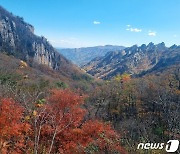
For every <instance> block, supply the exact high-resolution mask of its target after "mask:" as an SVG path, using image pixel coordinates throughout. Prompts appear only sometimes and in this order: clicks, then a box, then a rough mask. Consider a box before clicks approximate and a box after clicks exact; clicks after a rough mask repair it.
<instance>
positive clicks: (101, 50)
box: [58, 45, 125, 66]
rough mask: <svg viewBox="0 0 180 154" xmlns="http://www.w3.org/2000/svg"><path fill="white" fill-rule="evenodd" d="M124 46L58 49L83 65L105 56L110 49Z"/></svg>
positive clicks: (119, 48)
mask: <svg viewBox="0 0 180 154" xmlns="http://www.w3.org/2000/svg"><path fill="white" fill-rule="evenodd" d="M124 48H125V47H123V46H113V45H106V46H96V47H87V48H74V49H58V51H59V52H60V53H61V54H62V55H64V56H65V57H66V58H67V59H69V60H71V61H72V62H73V63H74V64H77V65H79V66H83V65H85V64H87V63H88V62H90V61H91V60H92V59H94V58H96V57H101V56H104V55H105V54H106V53H107V52H109V51H117V50H122V49H124Z"/></svg>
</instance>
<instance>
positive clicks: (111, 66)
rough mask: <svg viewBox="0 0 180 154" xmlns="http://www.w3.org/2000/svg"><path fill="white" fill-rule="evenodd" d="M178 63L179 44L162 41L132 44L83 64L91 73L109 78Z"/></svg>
mask: <svg viewBox="0 0 180 154" xmlns="http://www.w3.org/2000/svg"><path fill="white" fill-rule="evenodd" d="M178 63H180V46H176V45H174V46H172V47H170V48H167V47H166V46H165V44H164V43H160V44H157V45H154V44H153V43H149V44H148V45H145V44H143V45H141V46H140V47H138V46H136V45H134V46H132V47H129V48H126V49H124V50H122V51H119V52H109V53H107V54H106V55H105V56H104V57H101V58H96V59H94V60H92V61H91V62H90V63H88V64H87V65H86V66H84V69H85V70H86V71H87V72H88V73H89V74H91V75H93V76H95V77H98V78H102V79H110V78H112V77H113V76H115V75H117V74H123V73H129V74H132V75H137V74H146V73H148V72H152V71H153V70H157V69H161V68H162V67H167V66H170V65H174V64H178Z"/></svg>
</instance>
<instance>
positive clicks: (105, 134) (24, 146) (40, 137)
mask: <svg viewBox="0 0 180 154" xmlns="http://www.w3.org/2000/svg"><path fill="white" fill-rule="evenodd" d="M83 102H84V97H83V96H79V95H77V94H75V93H73V92H71V91H69V90H53V91H51V95H50V96H49V97H48V98H46V99H44V100H43V101H42V100H41V101H37V102H35V103H34V105H33V106H32V109H31V111H29V110H28V111H27V109H26V108H25V107H23V105H20V104H18V103H17V102H15V101H13V100H11V99H2V100H1V102H0V153H65V154H71V153H73V154H75V153H104V152H122V153H125V151H124V150H123V148H122V147H121V146H120V141H119V140H120V136H119V135H118V134H117V133H116V132H115V131H114V130H113V129H112V128H111V126H110V124H105V123H103V122H100V121H98V120H87V119H86V118H85V115H86V110H85V109H83Z"/></svg>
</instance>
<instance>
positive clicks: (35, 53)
mask: <svg viewBox="0 0 180 154" xmlns="http://www.w3.org/2000/svg"><path fill="white" fill-rule="evenodd" d="M0 52H6V53H8V54H11V55H14V56H15V57H16V58H19V59H22V60H24V61H27V62H28V63H29V64H31V65H32V64H36V63H37V64H44V65H46V66H48V67H49V68H52V69H55V70H59V69H61V67H65V66H66V65H71V63H70V62H69V61H68V60H66V59H65V58H64V57H63V56H62V55H60V54H59V53H58V52H57V51H56V50H55V49H54V48H53V47H52V46H51V45H50V43H49V42H48V41H47V39H46V38H44V37H39V36H36V35H35V34H34V27H33V26H32V25H30V24H28V23H26V22H24V20H23V18H21V17H18V16H14V15H13V14H12V13H9V12H8V11H6V10H5V9H4V8H2V7H0Z"/></svg>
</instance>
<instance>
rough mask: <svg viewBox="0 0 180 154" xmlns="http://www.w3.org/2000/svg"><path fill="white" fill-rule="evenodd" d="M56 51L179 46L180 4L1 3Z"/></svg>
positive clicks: (138, 0)
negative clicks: (158, 45)
mask: <svg viewBox="0 0 180 154" xmlns="http://www.w3.org/2000/svg"><path fill="white" fill-rule="evenodd" d="M0 5H2V6H3V7H4V8H6V9H7V10H8V11H10V12H13V14H15V15H18V16H22V17H23V18H24V20H25V21H27V22H28V23H30V24H32V25H33V26H34V27H35V33H36V34H37V35H43V36H45V37H46V38H47V39H48V40H49V41H50V42H51V43H52V44H53V45H54V46H55V47H71V48H72V47H86V46H96V45H106V44H112V45H124V46H131V45H134V44H138V45H141V44H143V43H146V44H147V43H149V42H154V43H160V42H165V43H166V44H167V46H170V45H173V44H178V45H179V44H180V42H179V40H180V0H1V1H0Z"/></svg>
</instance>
